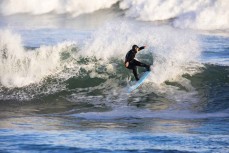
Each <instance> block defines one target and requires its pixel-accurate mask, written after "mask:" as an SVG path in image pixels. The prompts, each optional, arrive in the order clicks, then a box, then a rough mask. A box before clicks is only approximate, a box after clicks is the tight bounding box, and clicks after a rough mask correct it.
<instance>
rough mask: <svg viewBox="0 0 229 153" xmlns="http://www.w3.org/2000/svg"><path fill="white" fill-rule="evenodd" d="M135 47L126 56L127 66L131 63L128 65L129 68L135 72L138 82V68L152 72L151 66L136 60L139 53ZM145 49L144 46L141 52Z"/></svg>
mask: <svg viewBox="0 0 229 153" xmlns="http://www.w3.org/2000/svg"><path fill="white" fill-rule="evenodd" d="M135 47H136V46H133V48H132V49H131V50H130V51H129V52H128V53H127V54H126V58H125V65H126V63H127V62H129V65H128V67H127V68H128V69H131V70H133V73H134V77H135V79H136V80H137V81H138V80H139V78H138V74H137V66H140V67H145V68H146V70H147V71H150V65H147V64H144V63H141V62H139V61H137V60H136V59H134V58H135V55H136V54H137V51H136V50H135ZM144 48H145V47H144V46H142V47H140V48H139V50H142V49H144Z"/></svg>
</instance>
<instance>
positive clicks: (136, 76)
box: [133, 66, 139, 81]
mask: <svg viewBox="0 0 229 153" xmlns="http://www.w3.org/2000/svg"><path fill="white" fill-rule="evenodd" d="M133 73H134V77H135V79H136V81H138V80H139V78H138V74H137V67H136V66H135V67H134V68H133Z"/></svg>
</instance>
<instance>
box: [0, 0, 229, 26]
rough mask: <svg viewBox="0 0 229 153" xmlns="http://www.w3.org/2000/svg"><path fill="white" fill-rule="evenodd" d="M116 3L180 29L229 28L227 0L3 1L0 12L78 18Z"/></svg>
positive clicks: (140, 17)
mask: <svg viewBox="0 0 229 153" xmlns="http://www.w3.org/2000/svg"><path fill="white" fill-rule="evenodd" d="M115 4H118V5H117V7H118V8H119V9H120V10H123V11H124V14H125V16H127V17H132V18H136V19H138V20H143V21H153V22H158V21H167V20H171V24H172V25H173V26H174V27H178V28H192V29H202V30H228V29H229V9H228V8H229V3H228V1H224V0H200V1H196V0H187V1H177V0H153V1H152V0H109V1H108V0H93V1H90V2H85V1H84V0H64V1H63V0H49V1H39V0H20V1H14V0H1V1H0V14H1V15H4V16H5V15H13V14H21V13H27V14H31V15H41V14H47V13H52V14H69V15H70V16H71V17H76V16H78V15H81V14H85V13H92V12H94V11H97V10H101V9H107V8H110V7H112V6H114V5H115Z"/></svg>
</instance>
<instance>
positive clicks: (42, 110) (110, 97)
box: [0, 8, 229, 153]
mask: <svg viewBox="0 0 229 153" xmlns="http://www.w3.org/2000/svg"><path fill="white" fill-rule="evenodd" d="M168 22H169V21H166V22H165V23H163V22H162V23H154V22H144V21H136V20H135V19H133V18H127V17H124V16H123V11H121V10H118V11H117V10H116V9H114V8H112V9H108V10H102V11H99V12H95V13H91V14H85V15H81V16H78V17H74V18H71V17H69V16H68V15H66V14H58V15H53V14H43V15H30V14H16V15H10V16H4V15H2V16H0V30H3V31H5V30H6V29H8V30H10V33H4V32H2V31H1V35H3V34H4V37H5V39H3V38H2V37H0V38H1V40H0V41H1V42H0V45H1V46H0V47H1V48H0V53H1V56H0V59H1V61H0V62H1V63H0V64H1V65H3V67H1V68H2V69H3V68H4V71H3V70H0V75H1V76H0V81H1V82H0V152H9V153H11V152H12V153H21V152H28V153H33V152H61V153H62V152H74V153H75V152H92V153H95V152H99V153H100V152H102V153H103V152H104V153H108V152H123V153H128V152H140V153H143V152H144V153H145V152H150V153H151V152H159V153H161V152H165V153H170V152H200V153H211V152H214V153H227V152H229V128H228V127H229V34H228V32H227V31H226V30H221V31H216V30H215V31H214V30H213V31H205V30H195V29H178V28H174V27H171V24H170V23H168ZM116 23H117V24H116ZM132 25H137V26H136V27H137V28H136V27H135V26H132ZM101 27H102V29H101ZM133 29H135V30H136V31H133ZM119 30H120V31H121V32H123V31H124V32H125V33H121V34H120V33H118V31H119ZM131 30H132V31H131ZM6 31H7V30H6ZM157 31H158V32H157ZM14 34H15V35H16V36H15V35H14ZM148 34H149V35H148ZM151 34H152V35H154V34H155V38H153V39H152V38H149V37H148V36H150V35H151ZM160 35H161V37H160ZM173 35H174V37H173ZM189 35H191V36H190V37H189ZM192 35H193V36H192ZM17 36H19V37H20V39H21V40H22V43H21V44H20V43H19V47H18V37H17ZM128 36H130V37H128ZM167 37H168V38H171V37H172V38H174V39H169V40H168V39H166V38H167ZM180 38H184V40H185V43H182V41H183V39H180ZM192 39H194V42H195V43H193V42H192ZM186 40H187V41H186ZM165 42H166V43H165ZM179 42H180V43H181V44H182V45H181V46H179V45H177V44H179ZM62 43H63V44H62ZM64 43H66V44H67V45H65V44H64ZM133 43H139V44H143V45H144V43H147V45H148V46H147V47H148V48H149V49H148V50H146V51H145V52H144V51H143V52H142V53H141V55H142V56H138V59H141V60H145V61H146V62H150V63H156V64H157V60H158V59H159V60H158V61H160V62H159V63H160V64H161V63H162V66H161V65H160V64H159V66H161V67H160V69H156V68H157V67H156V66H158V65H156V64H155V67H154V65H153V67H152V71H153V75H152V80H149V81H148V82H147V81H146V83H145V84H144V85H143V86H141V87H139V88H138V89H137V90H136V91H134V92H133V93H131V94H126V93H125V92H124V90H125V89H126V87H127V85H128V83H129V82H130V81H131V78H132V80H133V76H132V75H131V72H129V71H127V70H126V69H125V68H124V67H123V63H122V60H123V59H122V56H121V57H120V56H119V55H120V54H121V55H123V57H124V55H125V53H126V52H127V51H128V50H126V49H129V48H130V47H131V46H128V45H129V44H133ZM186 43H187V45H185V44H186ZM196 43H197V44H198V47H200V51H199V53H200V55H198V57H196V53H195V51H193V52H191V54H190V55H189V54H188V55H186V54H185V55H183V54H179V52H172V50H173V45H175V46H176V47H177V49H178V50H180V51H181V50H188V51H190V50H189V49H190V48H191V49H192V47H193V46H194V48H195V45H196ZM69 44H70V45H69ZM127 44H128V45H127ZM85 46H86V47H85ZM91 46H92V48H90V47H91ZM106 46H108V47H106ZM158 46H159V47H158ZM20 47H21V48H23V49H24V50H23V51H22V53H21V52H20V53H19V54H17V53H16V52H17V50H20ZM198 47H196V48H195V49H197V48H198ZM157 49H158V52H157ZM113 50H115V52H112V51H113ZM163 50H168V52H163ZM170 50H171V52H170ZM150 51H152V52H153V54H152V55H151V54H149V53H150ZM160 51H161V52H160ZM56 52H58V54H56ZM33 53H36V54H33ZM45 53H47V54H45ZM78 53H79V54H80V55H81V54H82V55H85V56H82V57H81V56H79V55H78ZM170 53H171V54H170ZM95 55H99V56H100V57H103V56H105V59H104V58H101V59H100V58H98V57H96V56H95ZM192 55H193V56H192ZM110 56H111V57H110ZM176 56H180V57H181V58H182V57H183V58H186V60H189V59H194V60H195V61H194V62H193V63H192V62H191V66H190V65H182V66H181V67H179V69H176V68H174V65H176V64H177V65H179V64H180V63H182V62H183V60H180V61H179V58H176V59H175V60H174V61H172V62H171V63H172V64H171V65H166V64H168V63H170V60H171V59H172V58H174V57H176ZM106 59H108V62H107V60H106ZM55 60H57V61H58V62H56V63H55ZM155 61H156V62H155ZM167 61H169V62H167ZM15 63H16V64H15ZM163 63H165V64H163ZM182 64H183V63H182ZM12 65H15V67H14V66H12ZM11 66H12V67H11ZM16 66H18V67H16ZM154 68H155V70H154ZM171 69H172V70H174V71H175V70H176V71H178V72H179V70H181V71H185V70H188V71H187V72H185V73H184V74H182V75H181V76H180V77H178V78H176V79H174V78H172V79H171V78H170V76H171V77H172V76H173V75H174V74H173V73H172V71H169V70H171ZM160 70H161V71H160ZM142 71H144V70H142V69H139V73H140V72H142ZM167 71H169V73H168V74H167V75H166V74H164V73H163V72H167ZM193 71H195V72H196V71H197V72H196V73H193V74H192V72H193ZM157 74H161V76H160V75H159V76H156V75H157ZM166 77H168V78H169V79H166V80H165V81H163V83H159V84H156V83H155V82H156V81H158V80H160V79H163V78H166ZM21 78H22V79H21ZM153 79H156V81H155V80H153ZM29 81H31V83H28V82H29Z"/></svg>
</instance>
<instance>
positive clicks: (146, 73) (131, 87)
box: [127, 71, 150, 93]
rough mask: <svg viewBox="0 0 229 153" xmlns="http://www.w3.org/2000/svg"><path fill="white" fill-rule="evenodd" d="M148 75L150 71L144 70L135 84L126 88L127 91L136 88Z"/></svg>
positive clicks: (129, 91)
mask: <svg viewBox="0 0 229 153" xmlns="http://www.w3.org/2000/svg"><path fill="white" fill-rule="evenodd" d="M149 75H150V71H146V72H144V73H143V75H142V76H141V78H140V79H139V80H138V81H137V82H136V84H135V85H132V86H130V87H129V88H128V90H127V92H128V93H131V92H132V91H133V90H135V89H137V88H138V87H139V86H140V85H141V84H142V83H143V82H144V81H145V80H146V79H147V78H148V77H149Z"/></svg>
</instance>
